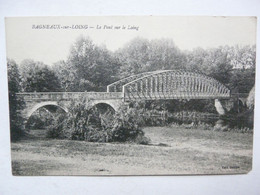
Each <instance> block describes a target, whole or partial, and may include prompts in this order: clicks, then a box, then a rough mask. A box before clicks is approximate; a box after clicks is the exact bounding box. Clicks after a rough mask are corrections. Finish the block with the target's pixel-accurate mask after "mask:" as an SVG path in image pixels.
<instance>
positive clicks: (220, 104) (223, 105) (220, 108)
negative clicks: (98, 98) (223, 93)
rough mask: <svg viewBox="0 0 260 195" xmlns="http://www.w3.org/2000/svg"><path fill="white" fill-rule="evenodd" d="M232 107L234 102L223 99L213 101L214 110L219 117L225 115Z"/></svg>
mask: <svg viewBox="0 0 260 195" xmlns="http://www.w3.org/2000/svg"><path fill="white" fill-rule="evenodd" d="M233 107H234V100H232V99H225V100H219V99H215V108H216V110H217V112H218V114H219V115H224V114H226V112H227V111H230V110H231V109H232V108H233Z"/></svg>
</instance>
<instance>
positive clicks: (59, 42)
mask: <svg viewBox="0 0 260 195" xmlns="http://www.w3.org/2000/svg"><path fill="white" fill-rule="evenodd" d="M5 25H6V47H7V49H6V52H7V57H8V58H10V59H13V60H15V61H16V62H17V63H18V64H19V63H21V61H22V60H24V59H33V60H35V61H42V62H44V63H45V64H48V65H53V64H54V63H55V62H57V61H59V60H66V59H67V56H68V54H69V51H70V47H71V45H72V44H73V43H74V42H75V41H76V39H77V38H78V37H79V36H88V37H90V38H91V39H92V40H93V42H94V43H95V44H97V45H105V46H106V47H107V49H109V50H111V51H115V50H117V49H118V48H120V47H123V46H124V45H125V44H126V43H127V42H129V41H130V40H131V39H133V38H135V37H143V38H146V39H149V40H152V39H161V38H167V39H172V40H173V41H174V43H175V44H176V46H177V47H179V48H180V49H181V50H192V49H194V48H197V47H201V48H204V49H207V48H212V47H218V46H224V45H229V46H234V45H239V46H244V45H253V44H256V18H255V17H206V16H196V17H195V16H189V17H185V16H179V17H176V16H160V17H158V16H157V17H156V16H138V17H136V16H135V17H134V16H128V17H127V16H120V17H119V16H110V17H108V16H107V17H104V16H98V17H75V16H74V17H13V18H6V20H5ZM43 25H45V29H42V27H43ZM46 25H48V26H46ZM46 28H48V29H46Z"/></svg>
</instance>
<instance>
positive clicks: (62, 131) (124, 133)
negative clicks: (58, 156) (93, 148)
mask: <svg viewBox="0 0 260 195" xmlns="http://www.w3.org/2000/svg"><path fill="white" fill-rule="evenodd" d="M111 115H112V113H111V112H109V111H107V112H106V113H104V114H101V113H100V112H99V111H98V109H97V108H95V107H94V108H93V107H91V105H90V103H89V101H88V100H87V99H84V98H83V99H82V100H80V101H77V102H72V103H71V105H70V112H69V113H68V114H67V115H65V116H64V115H63V116H62V115H61V116H59V117H58V118H57V119H55V122H54V124H53V125H52V126H51V127H50V128H49V130H48V137H52V138H66V139H73V140H86V141H89V142H126V141H130V142H135V140H136V142H137V143H141V144H147V143H148V141H149V140H148V139H146V138H145V137H144V132H143V131H142V129H141V124H142V123H143V120H142V117H141V112H140V111H139V110H138V109H137V106H134V107H132V108H129V107H126V106H122V107H121V108H120V110H119V111H118V112H117V113H115V114H114V116H113V119H112V117H111ZM111 119H112V120H111ZM139 119H140V120H139Z"/></svg>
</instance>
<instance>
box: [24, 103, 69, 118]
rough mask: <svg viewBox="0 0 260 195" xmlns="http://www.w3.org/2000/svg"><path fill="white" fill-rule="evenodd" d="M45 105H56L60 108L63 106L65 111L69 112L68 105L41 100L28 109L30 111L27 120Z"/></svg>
mask: <svg viewBox="0 0 260 195" xmlns="http://www.w3.org/2000/svg"><path fill="white" fill-rule="evenodd" d="M45 106H56V107H58V108H61V109H62V110H63V111H64V112H66V113H67V112H68V109H67V108H66V107H64V106H61V105H59V104H58V103H57V102H53V101H47V102H41V103H38V104H36V105H34V106H33V107H32V108H31V109H30V110H28V112H27V113H26V120H28V119H29V118H30V116H31V115H32V114H33V113H34V112H35V111H37V110H38V109H40V108H42V107H45Z"/></svg>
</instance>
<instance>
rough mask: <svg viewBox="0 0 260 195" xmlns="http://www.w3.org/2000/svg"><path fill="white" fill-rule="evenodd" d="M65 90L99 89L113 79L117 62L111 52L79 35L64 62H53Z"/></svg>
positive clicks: (103, 87) (102, 88)
mask: <svg viewBox="0 0 260 195" xmlns="http://www.w3.org/2000/svg"><path fill="white" fill-rule="evenodd" d="M54 66H57V67H54V69H55V70H58V69H60V70H59V71H58V74H59V75H58V77H59V78H60V79H62V80H61V84H62V86H63V88H64V89H65V90H66V91H92V90H93V91H100V90H104V89H105V86H106V85H108V84H110V83H111V82H113V81H115V78H114V77H115V76H116V75H117V74H116V73H117V70H118V64H117V61H116V60H115V59H114V58H113V56H112V53H111V52H109V51H108V50H107V49H106V48H105V47H99V46H97V45H95V44H94V43H93V41H92V40H91V39H90V38H88V37H79V38H78V39H77V40H76V42H75V43H74V44H73V45H72V47H71V50H70V54H69V56H68V59H67V61H66V62H64V61H61V62H58V63H56V64H54Z"/></svg>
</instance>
